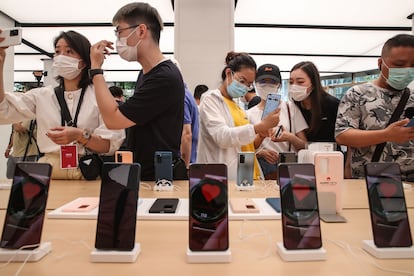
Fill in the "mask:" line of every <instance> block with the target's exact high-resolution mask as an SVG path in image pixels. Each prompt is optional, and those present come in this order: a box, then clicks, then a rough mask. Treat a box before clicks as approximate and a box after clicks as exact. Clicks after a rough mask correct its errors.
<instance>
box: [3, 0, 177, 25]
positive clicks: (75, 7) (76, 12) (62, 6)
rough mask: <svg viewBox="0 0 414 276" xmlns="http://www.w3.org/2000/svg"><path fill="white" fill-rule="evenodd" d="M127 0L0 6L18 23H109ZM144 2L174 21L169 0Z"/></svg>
mask: <svg viewBox="0 0 414 276" xmlns="http://www.w3.org/2000/svg"><path fill="white" fill-rule="evenodd" d="M130 2H131V1H130V0H117V1H113V0H99V1H97V0H88V1H85V0H70V1H66V2H59V1H54V0H39V1H32V0H3V1H2V3H1V4H0V10H1V11H2V12H4V13H5V14H7V15H9V16H10V17H11V18H13V19H15V20H17V21H18V22H20V23H78V22H81V23H111V22H112V17H113V15H114V12H115V11H117V10H118V9H119V8H120V7H122V6H123V5H125V4H128V3H130ZM145 2H147V3H148V4H150V5H151V6H153V7H154V8H156V9H157V10H158V12H159V14H160V16H161V18H162V19H163V21H164V22H173V21H174V11H173V9H172V5H171V0H146V1H145ZM22 7H24V8H22ZM29 11H32V12H29Z"/></svg>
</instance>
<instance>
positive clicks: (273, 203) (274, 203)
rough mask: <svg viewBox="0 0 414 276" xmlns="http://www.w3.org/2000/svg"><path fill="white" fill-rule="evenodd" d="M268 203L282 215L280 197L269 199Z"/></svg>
mask: <svg viewBox="0 0 414 276" xmlns="http://www.w3.org/2000/svg"><path fill="white" fill-rule="evenodd" d="M266 202H267V203H268V204H269V205H270V206H271V207H272V208H273V209H274V210H275V211H276V212H278V213H280V198H279V197H267V198H266Z"/></svg>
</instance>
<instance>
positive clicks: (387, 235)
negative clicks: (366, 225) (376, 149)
mask: <svg viewBox="0 0 414 276" xmlns="http://www.w3.org/2000/svg"><path fill="white" fill-rule="evenodd" d="M364 168H365V180H366V183H367V189H368V201H369V208H370V214H371V225H372V232H373V236H374V243H375V245H376V246H377V247H405V246H407V247H408V246H411V245H412V239H411V230H410V224H409V221H408V215H407V206H406V204H405V196H404V189H403V185H402V182H401V174H400V167H399V165H398V164H397V163H376V162H373V163H367V164H365V167H364Z"/></svg>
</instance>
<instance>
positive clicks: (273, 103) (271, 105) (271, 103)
mask: <svg viewBox="0 0 414 276" xmlns="http://www.w3.org/2000/svg"><path fill="white" fill-rule="evenodd" d="M280 99H281V95H280V94H273V93H271V94H267V98H266V103H265V107H264V109H263V114H262V120H263V118H265V117H266V116H267V115H269V113H271V112H273V111H274V110H276V109H277V108H278V107H279V104H280Z"/></svg>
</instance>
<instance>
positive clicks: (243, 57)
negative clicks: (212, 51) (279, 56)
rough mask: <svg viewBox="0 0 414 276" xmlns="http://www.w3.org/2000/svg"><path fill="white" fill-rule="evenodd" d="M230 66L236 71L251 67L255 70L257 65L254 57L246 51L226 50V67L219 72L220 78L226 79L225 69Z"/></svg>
mask: <svg viewBox="0 0 414 276" xmlns="http://www.w3.org/2000/svg"><path fill="white" fill-rule="evenodd" d="M227 68H230V69H231V71H233V72H238V71H240V69H243V68H252V69H254V71H256V68H257V65H256V62H255V61H254V59H253V58H252V57H251V56H250V55H249V54H247V53H236V52H233V51H232V52H228V53H227V56H226V67H224V69H223V71H222V72H221V79H222V80H223V81H224V80H225V79H226V69H227Z"/></svg>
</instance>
